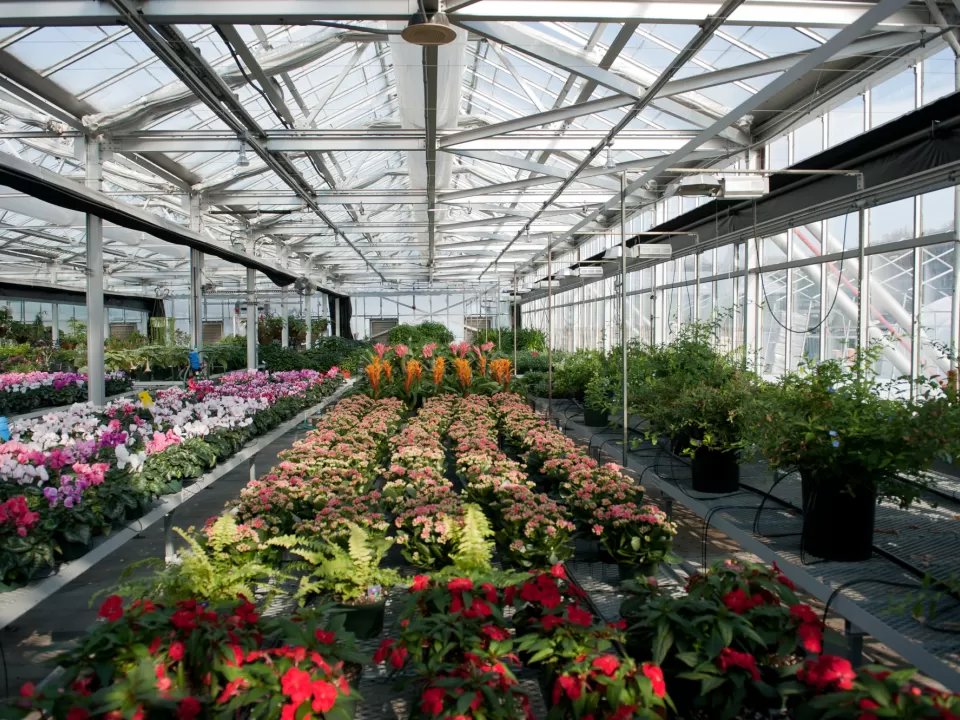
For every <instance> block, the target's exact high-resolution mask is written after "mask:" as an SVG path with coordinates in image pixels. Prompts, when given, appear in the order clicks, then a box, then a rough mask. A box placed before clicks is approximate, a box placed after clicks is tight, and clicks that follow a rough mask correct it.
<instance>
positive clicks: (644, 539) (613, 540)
mask: <svg viewBox="0 0 960 720" xmlns="http://www.w3.org/2000/svg"><path fill="white" fill-rule="evenodd" d="M592 522H593V533H594V535H596V536H597V537H599V538H600V542H602V543H603V546H604V547H605V548H606V549H607V552H609V553H610V554H611V555H612V556H613V558H614V559H615V560H616V561H617V562H618V563H621V564H623V565H631V566H639V567H641V568H645V569H646V570H647V571H648V572H647V573H646V574H648V575H655V574H656V569H655V566H656V565H658V564H659V563H661V562H664V561H665V560H669V559H670V557H671V553H670V549H671V548H672V547H673V538H674V536H675V535H676V534H677V524H676V523H675V522H671V521H670V520H669V519H668V518H667V514H666V513H665V512H663V511H662V510H660V509H659V508H658V507H656V506H654V505H643V506H640V507H637V505H635V504H634V503H623V504H620V505H610V506H606V507H600V508H598V509H597V510H596V512H595V513H594V515H593V520H592Z"/></svg>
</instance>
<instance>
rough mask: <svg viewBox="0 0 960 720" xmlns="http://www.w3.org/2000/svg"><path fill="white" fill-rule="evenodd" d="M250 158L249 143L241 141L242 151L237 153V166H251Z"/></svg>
mask: <svg viewBox="0 0 960 720" xmlns="http://www.w3.org/2000/svg"><path fill="white" fill-rule="evenodd" d="M249 166H250V158H248V157H247V145H246V143H244V142H241V143H240V152H239V153H237V167H249Z"/></svg>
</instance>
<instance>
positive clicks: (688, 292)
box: [680, 283, 697, 324]
mask: <svg viewBox="0 0 960 720" xmlns="http://www.w3.org/2000/svg"><path fill="white" fill-rule="evenodd" d="M696 302H697V286H696V285H695V284H694V283H689V284H687V285H684V286H683V287H681V288H680V313H681V314H680V319H681V322H683V323H684V324H687V323H692V322H696V319H697V318H696V312H697V309H696Z"/></svg>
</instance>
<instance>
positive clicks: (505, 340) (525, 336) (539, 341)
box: [474, 328, 547, 356]
mask: <svg viewBox="0 0 960 720" xmlns="http://www.w3.org/2000/svg"><path fill="white" fill-rule="evenodd" d="M513 334H514V331H513V330H481V331H480V332H478V333H477V334H476V336H475V337H474V343H476V344H477V345H481V344H483V343H485V342H492V343H496V344H497V350H500V351H501V352H502V353H504V354H505V355H507V356H512V354H513ZM521 350H536V351H539V352H546V350H547V336H546V335H545V334H544V332H543V331H542V330H529V329H527V328H520V330H518V331H517V352H519V351H521Z"/></svg>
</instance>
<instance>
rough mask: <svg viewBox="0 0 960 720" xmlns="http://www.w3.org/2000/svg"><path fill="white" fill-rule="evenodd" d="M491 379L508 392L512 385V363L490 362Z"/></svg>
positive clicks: (504, 361) (503, 361)
mask: <svg viewBox="0 0 960 720" xmlns="http://www.w3.org/2000/svg"><path fill="white" fill-rule="evenodd" d="M490 377H492V378H493V379H494V380H495V381H496V382H498V383H500V384H501V385H502V386H503V389H504V390H506V389H507V387H509V385H510V361H509V360H506V359H501V360H491V361H490Z"/></svg>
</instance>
